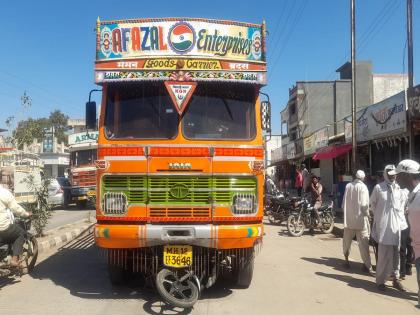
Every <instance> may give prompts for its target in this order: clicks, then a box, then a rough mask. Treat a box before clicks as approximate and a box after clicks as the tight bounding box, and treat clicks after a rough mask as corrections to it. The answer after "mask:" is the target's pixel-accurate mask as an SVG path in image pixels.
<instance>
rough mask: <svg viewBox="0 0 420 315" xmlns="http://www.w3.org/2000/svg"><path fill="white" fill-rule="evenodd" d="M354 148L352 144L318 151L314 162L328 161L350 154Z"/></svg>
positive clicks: (314, 156)
mask: <svg viewBox="0 0 420 315" xmlns="http://www.w3.org/2000/svg"><path fill="white" fill-rule="evenodd" d="M351 148H352V145H351V144H341V145H332V146H328V147H324V148H320V149H318V150H316V152H315V153H314V155H313V156H312V158H313V159H314V160H328V159H333V158H336V157H337V156H340V155H343V154H345V153H347V152H349V151H350V150H351Z"/></svg>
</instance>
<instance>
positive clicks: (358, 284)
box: [315, 272, 417, 301]
mask: <svg viewBox="0 0 420 315" xmlns="http://www.w3.org/2000/svg"><path fill="white" fill-rule="evenodd" d="M315 274H316V275H318V276H322V277H326V278H331V279H334V280H338V281H342V282H345V283H347V285H348V286H350V287H352V288H358V289H364V290H366V291H369V292H372V293H378V294H382V295H386V296H390V297H396V298H402V299H407V300H412V301H417V294H416V293H412V292H401V291H398V290H396V289H392V288H387V289H386V291H384V292H381V291H379V290H378V288H377V287H376V284H375V281H374V280H373V281H368V280H364V279H360V278H354V277H352V276H347V275H338V274H331V273H325V272H315Z"/></svg>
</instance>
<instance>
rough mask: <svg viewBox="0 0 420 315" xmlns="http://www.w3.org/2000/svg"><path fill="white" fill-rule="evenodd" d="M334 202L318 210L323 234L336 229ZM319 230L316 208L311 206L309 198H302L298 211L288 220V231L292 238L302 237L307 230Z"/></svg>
mask: <svg viewBox="0 0 420 315" xmlns="http://www.w3.org/2000/svg"><path fill="white" fill-rule="evenodd" d="M333 205H334V204H333V202H332V201H331V203H330V204H328V205H326V204H325V205H322V206H321V208H320V209H318V213H319V216H320V218H321V228H320V229H321V231H322V232H323V233H326V234H327V233H331V232H332V230H333V229H334V210H333ZM316 228H318V221H317V218H316V216H315V212H314V208H313V206H311V204H310V202H309V201H308V199H307V198H302V200H301V201H300V202H299V205H298V207H297V208H296V211H294V212H293V213H292V214H290V216H289V217H288V219H287V231H288V232H289V234H290V235H291V236H295V237H298V236H302V234H303V232H304V231H305V229H310V230H314V229H316Z"/></svg>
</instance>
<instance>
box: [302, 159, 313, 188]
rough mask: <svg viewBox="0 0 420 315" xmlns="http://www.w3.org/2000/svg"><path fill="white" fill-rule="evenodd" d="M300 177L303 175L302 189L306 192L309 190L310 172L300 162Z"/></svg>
mask: <svg viewBox="0 0 420 315" xmlns="http://www.w3.org/2000/svg"><path fill="white" fill-rule="evenodd" d="M301 170H302V177H303V191H304V192H307V191H308V190H309V185H310V184H311V174H310V173H309V171H308V169H307V168H306V165H305V164H303V163H302V165H301Z"/></svg>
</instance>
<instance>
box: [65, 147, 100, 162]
mask: <svg viewBox="0 0 420 315" xmlns="http://www.w3.org/2000/svg"><path fill="white" fill-rule="evenodd" d="M96 155H97V154H96V149H92V150H81V151H75V152H71V154H70V163H71V166H80V165H92V164H93V163H94V161H95V160H96V159H97V157H96Z"/></svg>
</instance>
